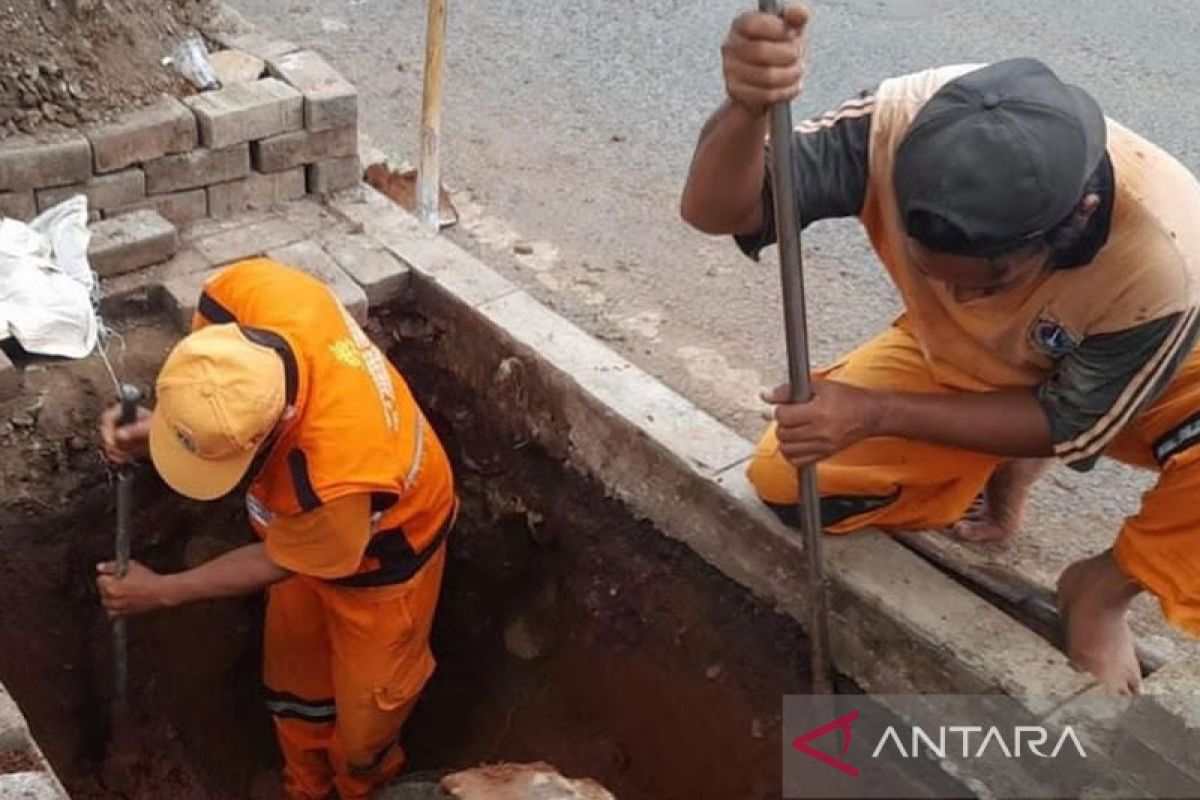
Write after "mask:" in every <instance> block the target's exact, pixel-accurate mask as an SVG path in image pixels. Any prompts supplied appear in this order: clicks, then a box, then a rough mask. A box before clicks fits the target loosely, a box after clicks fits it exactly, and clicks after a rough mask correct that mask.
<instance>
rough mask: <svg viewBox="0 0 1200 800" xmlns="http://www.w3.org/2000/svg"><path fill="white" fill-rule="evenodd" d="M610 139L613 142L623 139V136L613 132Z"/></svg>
mask: <svg viewBox="0 0 1200 800" xmlns="http://www.w3.org/2000/svg"><path fill="white" fill-rule="evenodd" d="M612 141H614V142H623V141H625V137H624V136H622V135H621V134H619V133H614V134H613V135H612Z"/></svg>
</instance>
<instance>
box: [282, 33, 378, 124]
mask: <svg viewBox="0 0 1200 800" xmlns="http://www.w3.org/2000/svg"><path fill="white" fill-rule="evenodd" d="M267 69H268V70H270V72H271V74H272V75H274V76H276V77H277V78H281V79H282V80H285V81H287V82H288V83H289V84H291V85H292V86H294V87H295V88H296V89H299V90H300V91H301V92H303V93H304V127H305V128H307V129H308V130H310V131H325V130H330V129H333V128H346V127H355V126H357V125H358V90H357V89H355V88H354V86H353V84H351V83H350V81H348V80H346V79H345V78H343V77H342V76H341V74H340V73H339V72H338V71H337V70H336V69H334V68H333V67H332V66H331V65H330V64H329V62H327V61H326V60H325V59H323V58H321V56H319V55H317V54H316V53H314V52H313V51H312V50H301V51H299V52H296V53H289V54H287V55H283V56H279V57H277V58H270V59H267Z"/></svg>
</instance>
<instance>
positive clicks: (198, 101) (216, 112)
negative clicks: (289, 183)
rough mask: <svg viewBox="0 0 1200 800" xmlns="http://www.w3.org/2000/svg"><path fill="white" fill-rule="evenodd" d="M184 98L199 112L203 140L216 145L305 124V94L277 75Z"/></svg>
mask: <svg viewBox="0 0 1200 800" xmlns="http://www.w3.org/2000/svg"><path fill="white" fill-rule="evenodd" d="M184 102H185V103H186V104H187V105H188V106H189V107H190V108H191V109H192V111H194V112H195V113H196V121H197V122H198V123H199V125H200V143H201V144H203V145H204V146H205V147H210V148H213V149H220V148H223V147H229V146H231V145H235V144H240V143H242V142H249V141H251V140H252V139H263V138H266V137H268V136H275V135H277V134H280V133H287V132H288V131H294V130H299V129H300V128H302V127H304V97H303V96H302V95H301V94H300V92H298V91H296V90H295V89H294V88H292V87H291V86H289V85H288V84H286V83H284V82H283V81H280V80H277V79H275V78H263V79H262V80H257V81H253V82H250V83H238V84H234V85H232V86H227V87H225V88H224V89H218V90H217V91H215V92H204V93H202V94H198V95H194V96H192V97H189V98H186V99H185V100H184ZM209 182H210V183H212V182H213V181H209Z"/></svg>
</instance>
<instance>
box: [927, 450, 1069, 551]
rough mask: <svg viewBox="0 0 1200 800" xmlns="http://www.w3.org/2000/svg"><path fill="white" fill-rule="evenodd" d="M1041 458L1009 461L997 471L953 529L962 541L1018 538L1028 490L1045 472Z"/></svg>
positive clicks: (1002, 540)
mask: <svg viewBox="0 0 1200 800" xmlns="http://www.w3.org/2000/svg"><path fill="white" fill-rule="evenodd" d="M1047 466H1048V462H1046V461H1043V460H1041V459H1019V460H1016V461H1006V462H1005V463H1003V464H1001V465H1000V466H999V467H997V468H996V470H995V472H993V473H992V476H991V477H990V478H989V479H988V482H987V485H986V486H985V487H983V492H982V493H980V495H979V497H977V498H975V502H973V503H972V504H971V507H970V508H968V509H967V513H966V514H964V515H963V518H962V519H960V520H959V521H958V522H956V523H955V524H954V526H953V527H952V528H951V529H950V535H951V536H953V537H954V538H955V539H958V540H959V541H960V542H974V543H976V544H979V543H983V542H991V543H1000V544H1003V543H1006V542H1009V541H1011V540H1012V539H1013V537H1015V536H1016V535H1017V531H1018V530H1020V528H1021V520H1022V518H1023V517H1024V514H1025V500H1026V499H1027V497H1028V496H1029V487H1031V486H1032V485H1033V482H1034V481H1035V480H1037V477H1038V476H1039V475H1041V474H1042V473H1043V472H1045V471H1046V467H1047Z"/></svg>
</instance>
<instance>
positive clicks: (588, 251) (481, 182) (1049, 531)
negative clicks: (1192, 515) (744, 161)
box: [233, 0, 1200, 628]
mask: <svg viewBox="0 0 1200 800" xmlns="http://www.w3.org/2000/svg"><path fill="white" fill-rule="evenodd" d="M233 2H234V5H236V6H237V7H238V8H239V9H240V10H242V11H243V12H244V13H246V14H247V16H249V17H250V18H251V19H253V20H255V21H256V22H258V23H259V24H261V25H263V26H264V27H266V28H268V29H270V30H272V31H274V32H276V33H278V34H280V35H282V36H285V37H286V38H290V39H293V40H295V41H299V42H303V43H305V44H308V45H310V46H314V47H315V48H316V49H318V50H320V51H321V52H323V53H325V54H326V55H327V56H328V57H329V58H330V59H331V60H332V61H333V62H334V63H336V64H337V66H338V67H339V68H340V69H341V70H342V71H343V72H344V73H345V74H346V75H347V76H348V77H349V78H350V79H351V80H352V81H354V82H355V83H356V84H357V85H358V87H359V89H360V91H361V92H362V95H363V102H362V104H361V109H362V124H363V126H364V129H365V131H366V132H367V134H368V135H369V136H370V137H371V139H372V141H373V143H374V144H375V145H377V146H378V147H380V148H382V149H383V150H385V151H386V152H388V153H389V154H390V155H392V156H393V157H394V158H395V159H398V160H402V159H404V158H405V157H408V158H410V159H413V158H415V155H414V154H415V152H416V148H417V127H418V125H417V123H418V116H419V109H420V96H421V72H422V64H423V56H424V45H423V40H424V27H425V3H424V2H423V0H233ZM749 5H750V3H736V2H731V0H703V2H701V1H700V0H690V2H677V3H674V4H670V3H662V2H658V3H633V2H629V0H575V1H574V2H569V3H564V2H559V3H548V2H543V1H541V0H496V2H491V3H487V2H482V0H450V24H449V38H448V42H449V44H448V47H449V50H448V53H449V55H448V65H447V84H446V100H445V109H444V115H445V122H444V125H445V130H444V145H443V146H444V156H443V158H444V179H445V181H446V183H447V184H448V185H449V186H450V188H451V189H452V190H453V191H454V192H455V197H456V201H457V202H458V204H459V208H460V211H461V212H462V213H463V224H462V225H460V226H459V227H458V228H457V229H456V230H454V231H453V232H452V233H451V234H450V235H451V236H453V237H454V238H456V239H457V240H458V241H460V242H461V243H462V244H464V245H465V246H467V247H469V248H470V249H472V250H474V251H475V252H476V253H478V254H479V255H481V256H482V257H483V258H485V260H487V261H489V262H491V263H494V264H495V265H497V267H499V268H500V269H502V270H503V271H505V272H506V273H507V274H508V275H509V277H511V278H513V279H515V280H517V281H518V282H520V283H522V284H523V285H525V286H526V287H528V288H529V289H530V291H532V292H533V293H534V294H535V295H536V296H538V297H539V298H540V299H541V300H542V301H543V302H545V303H547V304H548V305H550V306H552V307H554V308H555V309H557V310H558V311H559V312H560V313H562V314H564V315H566V316H568V317H569V318H571V319H573V320H574V321H576V322H577V323H578V324H580V325H581V326H582V327H584V328H586V329H587V330H589V331H591V332H592V333H593V334H595V335H597V336H599V337H601V338H603V339H605V340H607V341H608V342H609V343H610V344H611V345H612V346H613V347H614V348H616V349H617V350H619V351H621V352H622V353H623V354H625V355H626V356H628V357H629V358H630V359H632V360H633V361H635V362H636V363H638V364H640V365H641V366H643V367H644V368H645V369H647V370H648V371H650V372H652V373H654V374H655V375H657V376H659V377H660V378H661V379H662V380H664V381H665V382H666V383H668V384H669V385H671V386H673V387H674V388H675V389H677V390H678V391H680V392H681V393H683V394H685V395H686V396H688V397H689V398H691V399H692V400H693V401H694V402H696V403H698V404H699V405H701V406H702V407H704V408H706V409H707V410H709V411H710V412H712V413H713V414H714V415H716V416H718V417H719V418H721V419H722V420H724V421H725V422H726V423H727V424H729V425H731V426H732V427H734V428H736V429H737V430H739V431H740V432H741V433H742V434H743V435H746V436H748V437H755V436H757V434H758V432H759V430H760V428H761V427H762V426H763V424H764V411H763V406H762V404H761V403H760V402H759V401H758V399H757V397H758V393H759V391H760V390H761V389H762V388H764V387H767V386H771V385H774V384H775V383H778V382H780V381H781V380H782V378H783V377H784V376H785V374H786V364H785V360H784V349H783V341H782V333H781V329H782V321H781V316H780V311H779V306H780V303H779V296H778V276H777V266H776V262H775V260H774V259H775V251H774V250H770V251H768V252H767V254H766V257H764V259H763V261H762V263H761V264H754V263H753V262H750V261H748V260H746V259H745V258H743V257H742V256H741V255H740V254H739V253H738V252H737V251H736V249H735V248H734V247H733V245H732V243H731V242H729V241H726V240H722V239H711V238H708V237H705V236H702V235H700V234H697V233H695V232H694V231H692V230H690V229H689V228H687V226H685V225H684V224H683V223H682V222H681V221H680V220H679V217H678V212H677V206H678V197H679V190H680V188H681V186H682V184H683V180H684V178H685V175H686V170H687V166H688V161H689V159H690V156H691V151H692V147H693V145H694V143H695V138H696V135H697V132H698V131H699V128H700V126H701V124H702V123H703V121H704V120H705V119H706V118H707V116H708V114H709V113H711V111H712V110H713V109H714V108H715V107H716V105H717V104H718V103H719V102H720V100H721V97H722V86H721V78H720V62H719V54H718V47H719V44H720V42H721V39H722V38H723V37H724V34H725V31H726V29H727V28H728V25H729V22H730V20H731V19H732V18H733V16H734V15H735V14H736V13H738V12H739V11H741V10H743V9H745V8H746V7H748V6H749ZM811 7H812V9H813V12H814V18H813V24H812V28H811V35H810V47H809V72H808V78H807V86H806V90H805V93H804V95H803V96H802V97H801V98H800V100H799V101H798V102H797V106H796V111H795V113H796V115H797V118H800V117H802V116H807V115H810V114H816V113H820V112H822V111H824V110H826V109H828V108H831V107H833V106H836V105H837V104H838V103H839V102H840V101H841V100H843V99H845V98H847V97H850V96H851V95H853V94H855V93H856V92H858V91H860V90H862V89H864V88H868V87H872V86H874V85H875V84H877V83H878V82H879V81H880V80H881V79H883V78H886V77H889V76H891V75H895V74H901V73H904V72H908V71H913V70H917V69H922V68H925V67H930V66H935V65H941V64H949V63H959V62H982V61H989V60H996V59H1001V58H1008V57H1014V56H1020V55H1033V56H1037V57H1039V58H1042V59H1043V60H1044V61H1046V62H1047V63H1049V64H1050V65H1051V66H1052V67H1054V68H1055V69H1056V70H1058V71H1059V73H1060V74H1061V75H1063V77H1065V78H1066V79H1068V80H1070V81H1072V82H1076V83H1079V84H1081V85H1083V86H1085V87H1087V88H1088V89H1089V90H1090V91H1091V92H1092V93H1093V94H1094V95H1095V96H1096V97H1097V99H1099V101H1100V102H1101V104H1102V105H1103V106H1104V107H1105V109H1106V111H1107V112H1108V113H1109V115H1110V116H1112V117H1114V118H1116V119H1118V120H1120V121H1122V122H1124V123H1125V124H1127V125H1129V126H1131V127H1133V128H1134V129H1135V130H1138V131H1139V132H1141V133H1142V134H1143V135H1146V136H1148V137H1149V138H1150V139H1152V140H1153V141H1155V142H1157V143H1158V144H1160V145H1161V146H1163V147H1165V148H1166V149H1167V150H1168V151H1170V152H1171V153H1173V154H1174V155H1176V156H1177V157H1178V158H1180V159H1181V160H1182V161H1183V162H1184V163H1185V164H1186V165H1187V166H1188V167H1190V168H1191V169H1193V170H1200V115H1198V114H1196V113H1194V112H1193V110H1192V109H1193V108H1194V107H1195V106H1196V105H1197V102H1198V101H1200V89H1197V86H1198V85H1200V84H1198V83H1197V78H1196V74H1195V72H1194V65H1195V64H1196V59H1195V49H1194V48H1195V42H1197V41H1200V14H1197V13H1196V5H1195V0H1156V2H1154V3H1153V4H1151V5H1142V6H1137V5H1134V4H1130V3H1128V2H1117V0H1086V2H1085V1H1083V0H1073V1H1071V2H1058V3H1048V2H1045V0H1008V2H1004V3H996V2H993V1H992V0H843V1H842V2H816V1H815V0H814V2H813V3H812V4H811ZM517 243H521V244H522V245H531V246H532V253H531V254H528V255H519V254H516V253H515V252H514V249H513V246H514V245H515V244H517ZM804 247H805V253H806V259H807V274H808V282H809V292H810V297H809V318H810V326H811V330H812V339H813V349H814V358H815V360H816V361H817V362H818V363H820V362H824V361H828V360H830V359H833V358H835V357H836V356H837V355H838V354H839V353H841V352H845V351H846V350H848V349H850V348H851V347H853V346H854V345H855V344H857V343H859V342H861V341H863V340H865V339H866V338H869V337H870V336H871V335H873V333H874V332H876V331H878V330H879V329H880V328H882V327H883V326H885V325H887V324H888V323H889V322H890V320H891V319H892V318H893V316H894V314H895V313H896V310H897V305H896V299H895V295H894V293H893V291H892V290H891V287H890V285H889V284H888V282H887V280H886V279H885V277H884V276H883V273H882V270H881V269H880V268H879V266H878V265H877V264H876V263H875V262H874V259H873V257H872V255H871V252H870V250H869V248H868V247H867V246H866V244H865V240H864V238H863V236H862V233H861V230H860V228H859V227H858V225H857V223H855V222H852V221H851V222H836V223H824V224H822V225H818V226H815V227H814V228H811V229H810V231H809V232H808V233H806V236H805V244H804ZM520 249H521V250H522V251H525V250H526V249H527V248H525V247H522V248H520ZM1145 482H1146V478H1145V476H1141V475H1135V474H1133V473H1131V472H1129V471H1126V470H1124V469H1122V468H1118V467H1115V466H1112V465H1104V466H1102V467H1100V468H1099V469H1097V470H1096V471H1094V472H1092V473H1090V474H1088V475H1075V474H1072V473H1069V472H1068V471H1066V470H1057V471H1055V472H1054V473H1053V474H1052V475H1051V476H1049V477H1048V478H1046V479H1044V480H1043V482H1042V484H1041V486H1040V487H1039V489H1038V491H1037V495H1036V500H1035V507H1034V509H1033V511H1032V513H1031V516H1030V519H1029V520H1028V522H1027V525H1026V530H1025V532H1024V535H1023V536H1022V538H1021V539H1020V541H1019V542H1018V543H1017V544H1016V545H1015V546H1014V547H1012V548H1010V549H1009V550H1008V551H1007V552H1003V553H996V554H995V555H994V558H995V559H996V560H997V561H998V562H1001V563H1006V564H1012V565H1014V566H1016V567H1018V568H1019V569H1021V570H1022V571H1023V572H1025V573H1026V574H1028V575H1030V576H1033V577H1034V578H1036V579H1038V580H1040V581H1043V582H1045V583H1047V584H1048V585H1049V584H1052V583H1053V580H1054V578H1055V576H1056V575H1057V573H1058V572H1059V571H1060V570H1061V568H1062V567H1063V566H1064V565H1065V564H1066V563H1068V562H1069V561H1070V560H1072V559H1073V558H1075V557H1078V556H1081V555H1086V554H1090V553H1094V552H1098V551H1100V550H1102V549H1104V548H1105V547H1107V546H1109V545H1110V544H1111V542H1112V539H1113V537H1114V535H1115V532H1116V530H1117V528H1118V526H1119V524H1120V520H1121V519H1122V517H1123V516H1125V515H1126V514H1129V513H1132V512H1133V511H1134V510H1135V509H1136V507H1137V499H1138V495H1139V493H1140V492H1141V491H1142V489H1143V487H1144V485H1145ZM1141 612H1142V614H1143V616H1144V617H1145V618H1146V619H1147V620H1152V619H1155V618H1156V617H1157V614H1156V613H1155V610H1154V608H1153V607H1152V605H1151V604H1150V603H1146V604H1145V608H1143V609H1141ZM1147 624H1149V623H1147ZM1139 627H1143V628H1144V627H1145V626H1144V625H1139Z"/></svg>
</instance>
